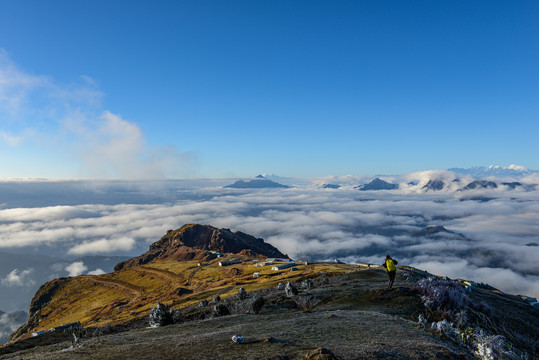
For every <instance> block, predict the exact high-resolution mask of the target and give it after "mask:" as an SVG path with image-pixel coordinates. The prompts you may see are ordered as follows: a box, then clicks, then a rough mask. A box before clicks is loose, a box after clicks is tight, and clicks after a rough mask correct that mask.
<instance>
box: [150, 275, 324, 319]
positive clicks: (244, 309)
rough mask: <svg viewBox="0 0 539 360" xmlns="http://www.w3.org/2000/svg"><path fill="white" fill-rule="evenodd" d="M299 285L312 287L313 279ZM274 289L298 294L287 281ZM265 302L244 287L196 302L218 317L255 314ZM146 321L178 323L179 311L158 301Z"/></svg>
mask: <svg viewBox="0 0 539 360" xmlns="http://www.w3.org/2000/svg"><path fill="white" fill-rule="evenodd" d="M300 286H301V288H303V289H305V290H311V289H312V288H313V281H312V280H310V279H306V280H303V281H302V282H301V284H300ZM276 289H277V290H278V291H283V292H284V294H285V295H286V297H288V298H296V297H297V296H298V295H299V290H298V288H297V287H296V286H294V285H293V284H291V283H290V282H288V281H287V282H286V284H284V283H279V284H278V285H277V287H276ZM266 302H267V301H266V299H265V298H264V297H263V296H261V295H259V294H253V295H250V294H249V293H247V291H246V290H245V288H244V287H240V288H239V289H238V293H237V294H236V296H234V297H230V298H228V299H225V300H223V299H221V297H220V296H219V295H217V296H215V297H214V298H213V300H212V301H211V302H210V301H208V300H201V301H200V302H199V303H198V307H199V308H201V309H204V308H207V307H209V306H211V310H209V312H208V314H210V313H211V315H213V316H214V317H220V316H227V315H230V314H234V313H236V314H238V313H244V314H245V313H252V314H257V313H259V312H260V311H261V310H262V309H263V308H264V305H265V304H266ZM148 321H149V324H150V326H151V327H159V326H165V325H170V324H175V323H179V322H180V311H179V310H171V309H170V306H168V305H165V304H162V303H160V302H158V303H157V306H156V307H152V310H151V312H150V315H149V320H148Z"/></svg>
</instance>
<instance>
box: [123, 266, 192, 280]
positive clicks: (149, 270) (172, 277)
mask: <svg viewBox="0 0 539 360" xmlns="http://www.w3.org/2000/svg"><path fill="white" fill-rule="evenodd" d="M133 269H134V270H136V271H139V272H147V273H151V274H154V275H157V276H159V277H161V278H164V279H167V280H170V281H172V282H174V283H183V282H184V281H185V279H184V278H183V276H181V275H179V274H176V273H173V272H172V271H168V270H161V269H156V268H152V267H148V266H138V267H136V268H133Z"/></svg>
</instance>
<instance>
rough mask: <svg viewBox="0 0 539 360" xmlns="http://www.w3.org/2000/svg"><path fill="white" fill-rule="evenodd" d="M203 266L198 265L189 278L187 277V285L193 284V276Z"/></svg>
mask: <svg viewBox="0 0 539 360" xmlns="http://www.w3.org/2000/svg"><path fill="white" fill-rule="evenodd" d="M201 269H202V267H197V268H196V269H195V270H193V271H192V272H191V273H190V274H189V278H187V283H186V285H191V283H192V281H193V277H194V276H195V274H196V273H197V271H199V270H201Z"/></svg>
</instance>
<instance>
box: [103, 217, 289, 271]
mask: <svg viewBox="0 0 539 360" xmlns="http://www.w3.org/2000/svg"><path fill="white" fill-rule="evenodd" d="M218 253H219V254H225V253H230V254H240V255H249V256H254V257H260V256H262V257H279V258H288V256H287V255H285V254H283V253H281V252H280V251H279V250H277V248H275V247H274V246H272V245H270V244H268V243H265V242H264V240H262V239H257V238H255V237H254V236H251V235H248V234H245V233H242V232H240V231H238V232H232V231H230V230H229V229H217V228H215V227H213V226H210V225H199V224H187V225H184V226H182V227H181V228H179V229H177V230H169V231H168V232H167V234H166V235H165V236H163V237H162V238H161V240H159V241H157V242H155V243H153V244H152V245H151V246H150V250H149V251H148V252H146V253H144V254H142V255H141V256H138V257H136V258H133V259H130V260H127V261H124V262H121V263H119V264H118V265H116V267H115V268H114V270H121V269H124V268H127V267H130V266H136V265H143V264H147V263H149V262H151V261H153V260H156V259H159V260H166V259H169V260H210V259H214V258H215V257H217V254H218Z"/></svg>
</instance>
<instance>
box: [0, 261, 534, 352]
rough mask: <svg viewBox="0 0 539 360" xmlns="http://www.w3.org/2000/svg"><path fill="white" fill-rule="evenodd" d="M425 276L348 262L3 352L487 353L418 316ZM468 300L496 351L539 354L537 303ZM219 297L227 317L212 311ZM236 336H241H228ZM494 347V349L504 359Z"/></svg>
mask: <svg viewBox="0 0 539 360" xmlns="http://www.w3.org/2000/svg"><path fill="white" fill-rule="evenodd" d="M425 276H426V275H425V274H422V273H420V272H414V271H412V270H404V269H401V270H400V271H399V276H398V277H397V282H396V284H395V288H393V289H391V290H387V289H386V288H385V287H386V281H387V275H386V274H385V273H384V272H383V271H380V270H358V269H357V268H355V267H353V266H349V271H348V272H343V273H340V274H334V275H332V274H329V273H326V274H318V276H316V277H311V278H310V283H305V282H304V281H302V280H301V279H298V281H296V282H295V283H294V285H295V286H296V288H297V289H298V294H297V295H291V294H288V296H287V294H286V293H285V291H284V290H280V289H277V288H276V287H272V288H265V289H259V290H256V291H253V292H248V293H247V296H246V297H245V298H244V299H239V298H236V297H234V298H230V299H228V300H226V299H223V300H221V301H220V302H219V303H217V302H215V301H214V300H210V301H208V302H202V303H199V304H197V305H193V306H191V307H189V308H185V309H182V310H181V311H180V313H179V314H178V315H179V316H178V317H177V319H176V323H175V324H171V325H168V326H162V327H158V328H148V322H147V319H138V320H135V321H133V322H131V323H130V324H126V325H123V326H122V327H116V328H115V327H104V328H95V329H85V330H83V331H81V332H79V333H77V335H79V336H80V337H81V339H80V341H78V342H77V343H76V344H75V346H73V342H72V336H73V333H74V331H66V332H58V333H57V334H48V335H47V336H44V337H41V338H39V337H38V338H30V339H28V340H26V341H22V342H19V343H15V344H12V345H11V347H9V346H8V347H7V348H4V349H2V352H0V354H1V353H3V355H1V356H0V359H474V358H477V357H480V358H481V357H482V358H485V359H486V358H488V357H487V355H488V354H483V355H484V356H482V355H481V353H480V352H479V350H478V349H477V346H476V345H477V344H476V345H474V346H471V344H470V343H468V344H466V342H465V341H462V340H458V339H456V338H453V337H452V335H451V333H444V332H443V331H434V330H430V329H431V327H432V322H427V324H426V326H421V325H420V324H419V323H418V318H419V315H422V316H429V314H428V311H427V310H426V307H425V304H424V302H423V301H422V299H421V296H420V294H418V293H417V290H416V287H417V285H416V284H417V281H420V280H421V279H423V278H425ZM255 298H263V299H264V304H263V306H261V307H257V308H253V307H252V303H253V299H255ZM469 298H470V301H473V302H474V303H482V304H483V305H482V306H483V308H480V307H477V309H476V310H474V309H472V308H470V307H467V308H466V309H467V311H468V319H467V325H466V326H469V328H471V327H472V326H473V327H474V328H478V327H480V326H481V327H482V328H483V329H484V330H485V331H490V332H491V335H496V334H497V335H500V336H503V337H504V339H505V345H504V347H503V349H502V348H500V349H498V350H500V351H508V350H511V349H513V350H514V351H513V352H512V353H509V352H507V354H508V355H507V357H505V358H511V357H509V356H515V357H514V358H528V359H533V358H535V357H536V356H537V338H538V337H537V335H538V328H539V325H538V324H539V311H538V310H537V309H536V308H533V307H532V306H530V305H529V304H526V303H525V302H524V301H522V300H521V299H520V298H518V297H516V296H510V295H506V294H501V293H496V292H490V291H486V290H482V289H473V290H472V292H471V293H470V294H469ZM219 304H221V305H223V304H226V305H227V307H228V309H229V310H230V313H231V314H230V315H222V314H221V315H220V314H217V313H216V312H215V310H214V307H215V306H216V305H219ZM485 309H487V310H488V311H487V310H485ZM483 311H484V312H483ZM486 312H488V314H486ZM434 315H435V314H431V316H434ZM438 316H441V314H438ZM439 319H441V318H439ZM439 319H434V318H432V319H431V320H439ZM435 324H437V323H436V322H435ZM424 325H425V324H424ZM466 326H463V328H464V329H465V328H466ZM461 332H462V330H461ZM233 335H241V336H243V337H244V342H243V343H241V344H235V343H233V342H232V340H231V338H232V336H233ZM494 350H496V349H494ZM500 354H501V353H496V354H493V355H492V356H493V358H504V357H503V354H502V355H500ZM517 356H518V357H517Z"/></svg>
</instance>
